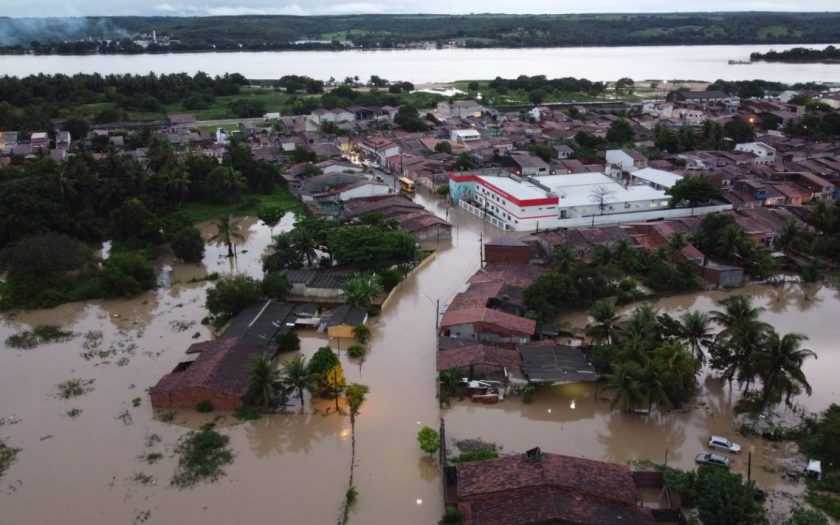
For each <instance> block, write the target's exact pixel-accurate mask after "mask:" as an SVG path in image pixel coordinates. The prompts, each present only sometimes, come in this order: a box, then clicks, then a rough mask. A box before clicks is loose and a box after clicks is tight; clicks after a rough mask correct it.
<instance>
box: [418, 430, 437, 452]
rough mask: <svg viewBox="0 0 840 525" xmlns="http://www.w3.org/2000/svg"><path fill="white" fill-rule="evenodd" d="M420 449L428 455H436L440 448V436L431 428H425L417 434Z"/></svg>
mask: <svg viewBox="0 0 840 525" xmlns="http://www.w3.org/2000/svg"><path fill="white" fill-rule="evenodd" d="M417 442H418V443H419V444H420V449H421V450H422V451H423V452H425V453H427V454H434V453H435V452H437V449H438V448H440V434H438V433H437V431H436V430H435V429H433V428H431V427H423V428H421V429H420V431H419V432H418V433H417Z"/></svg>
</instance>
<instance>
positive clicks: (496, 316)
mask: <svg viewBox="0 0 840 525" xmlns="http://www.w3.org/2000/svg"><path fill="white" fill-rule="evenodd" d="M474 323H475V324H485V325H493V326H496V327H498V328H500V329H502V330H504V331H505V332H508V333H513V334H517V335H527V336H530V335H533V333H534V330H535V329H536V328H537V323H536V321H534V320H532V319H525V318H524V317H519V316H516V315H511V314H506V313H504V312H499V311H497V310H491V309H490V308H481V307H476V308H464V309H463V310H455V311H448V312H446V313H445V314H443V318H441V320H440V326H441V328H447V327H451V326H457V325H462V324H474Z"/></svg>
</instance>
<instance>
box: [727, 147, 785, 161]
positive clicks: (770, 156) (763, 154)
mask: <svg viewBox="0 0 840 525" xmlns="http://www.w3.org/2000/svg"><path fill="white" fill-rule="evenodd" d="M735 151H744V152H746V153H752V154H753V155H755V163H756V164H773V163H775V162H776V148H774V147H772V146H768V145H767V144H765V143H763V142H745V143H743V144H736V145H735Z"/></svg>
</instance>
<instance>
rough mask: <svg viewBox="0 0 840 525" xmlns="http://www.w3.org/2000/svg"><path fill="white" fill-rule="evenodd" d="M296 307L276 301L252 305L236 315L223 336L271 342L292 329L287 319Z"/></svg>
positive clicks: (264, 342)
mask: <svg viewBox="0 0 840 525" xmlns="http://www.w3.org/2000/svg"><path fill="white" fill-rule="evenodd" d="M294 308H295V307H294V305H291V304H288V303H278V302H275V301H266V302H265V303H264V304H259V305H255V306H252V307H250V308H247V309H245V310H243V311H242V313H240V314H239V315H237V316H236V317H234V318H233V320H232V321H231V322H230V324H229V325H228V327H227V328H226V329H225V331H224V332H223V333H222V335H221V337H223V338H227V337H233V338H237V339H241V340H248V341H250V342H253V343H261V344H266V345H267V344H270V343H271V342H272V341H273V340H274V338H275V337H276V336H277V335H278V334H282V333H285V332H288V331H289V330H290V329H291V326H289V325H287V324H286V321H287V319H289V318H290V317H292V311H293V310H294ZM292 322H294V320H292Z"/></svg>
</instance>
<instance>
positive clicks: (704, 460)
mask: <svg viewBox="0 0 840 525" xmlns="http://www.w3.org/2000/svg"><path fill="white" fill-rule="evenodd" d="M694 462H695V463H697V464H698V465H714V466H716V467H723V468H729V458H726V457H723V456H719V455H717V454H697V457H695V458H694Z"/></svg>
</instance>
